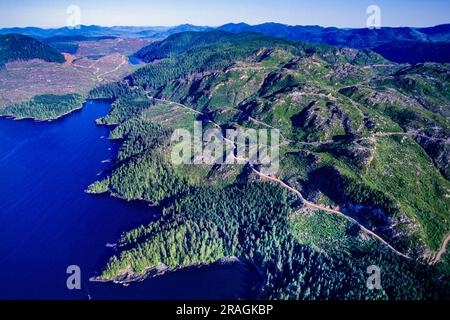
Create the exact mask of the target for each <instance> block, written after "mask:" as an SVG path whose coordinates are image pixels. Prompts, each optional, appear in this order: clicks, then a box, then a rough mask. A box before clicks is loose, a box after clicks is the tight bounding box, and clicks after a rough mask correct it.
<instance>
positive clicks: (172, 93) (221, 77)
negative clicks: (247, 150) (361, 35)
mask: <svg viewBox="0 0 450 320" xmlns="http://www.w3.org/2000/svg"><path fill="white" fill-rule="evenodd" d="M137 55H138V56H139V57H140V58H141V59H144V60H145V61H147V62H152V63H151V64H149V65H147V66H144V67H143V68H141V69H139V70H138V71H136V72H135V73H133V74H132V75H131V76H129V77H127V78H126V79H125V81H122V82H120V83H117V84H110V85H105V86H102V87H99V88H97V89H95V90H93V91H92V92H91V97H92V98H107V99H113V100H114V103H113V106H112V109H111V112H110V113H109V114H108V115H107V116H106V117H104V118H103V119H99V120H98V123H99V124H107V125H115V126H116V127H115V129H114V130H113V131H112V133H111V138H112V139H119V140H120V141H121V148H120V151H119V154H118V156H117V159H116V162H115V167H114V169H113V170H112V172H111V174H110V175H109V176H108V177H107V178H106V179H104V180H102V181H98V182H96V183H94V184H93V185H92V186H91V187H90V188H89V192H93V193H96V192H98V193H103V192H110V193H112V194H114V195H116V196H120V197H122V198H125V199H127V200H137V199H139V200H146V201H148V202H150V203H152V204H158V205H162V206H163V207H164V208H165V209H164V215H163V217H162V219H161V220H160V221H158V222H156V223H153V224H151V225H149V226H142V227H141V228H138V229H135V230H132V231H130V232H127V233H124V235H123V236H122V238H121V241H120V246H119V249H120V252H119V253H118V254H117V256H115V257H113V258H111V260H110V262H109V263H108V266H107V267H106V268H105V269H104V271H103V273H102V274H101V275H100V278H101V279H102V280H118V279H129V278H131V279H132V278H133V277H136V276H142V275H143V274H145V273H146V272H152V271H154V270H155V269H157V268H158V267H161V266H165V267H167V268H169V269H173V268H178V267H184V266H190V265H196V264H203V263H209V262H212V261H216V260H218V259H220V258H222V257H224V256H237V257H239V258H241V259H244V260H246V261H251V262H252V263H254V264H255V265H256V266H257V267H258V268H259V269H261V271H262V273H263V274H264V278H265V281H264V284H263V286H262V289H261V292H260V294H261V297H264V298H282V299H285V298H290V299H386V298H388V299H423V298H437V297H444V296H446V295H448V292H450V291H449V289H448V287H447V284H448V281H442V279H448V277H449V270H446V268H445V267H442V266H443V265H439V264H438V265H429V264H428V262H429V261H431V260H433V259H434V258H435V254H436V252H437V251H438V250H439V249H440V247H441V245H442V241H443V239H444V237H445V236H446V235H447V234H448V232H449V231H450V220H449V212H448V207H449V205H450V203H449V198H448V190H450V182H449V180H448V159H449V146H448V139H447V138H446V137H448V133H449V130H450V124H449V121H448V118H447V116H448V112H449V111H448V107H449V105H448V103H449V100H450V99H449V97H448V92H449V90H447V88H448V86H449V84H450V82H449V81H450V78H449V72H450V70H449V66H448V65H443V64H422V65H417V66H415V67H405V66H401V65H396V64H393V63H390V62H388V61H386V60H385V59H383V58H382V57H381V56H379V55H377V54H376V53H374V52H371V51H367V50H363V51H358V50H355V49H346V48H338V47H332V46H326V45H310V44H306V43H303V42H293V41H287V40H281V39H276V38H270V37H266V36H262V35H258V34H249V33H245V34H237V35H233V34H230V33H226V32H218V31H214V32H207V33H183V34H177V35H174V36H171V37H169V38H168V39H167V40H165V41H163V42H160V43H155V44H151V45H150V46H149V47H147V48H144V49H142V50H141V51H140V52H139V53H137ZM194 120H198V121H203V124H204V128H209V127H211V126H212V123H214V124H215V125H216V126H221V127H222V128H243V127H245V128H268V127H270V128H277V129H279V130H280V131H281V133H282V137H283V140H284V141H283V144H282V146H281V168H280V171H279V172H278V174H277V176H276V177H269V178H271V180H272V182H269V181H267V180H268V179H267V177H266V178H264V177H263V176H262V175H261V174H257V173H258V171H257V168H256V169H255V168H254V167H251V166H249V165H198V166H193V165H175V164H173V163H172V162H171V158H170V155H171V153H170V152H171V146H172V144H171V141H170V137H171V134H172V132H173V130H174V129H177V128H183V129H187V130H190V129H191V128H192V126H193V121H194ZM286 186H288V187H289V188H286ZM293 190H296V192H293ZM299 194H302V197H299V196H298V195H299ZM318 208H319V209H318ZM374 235H376V236H374ZM380 239H381V241H380ZM399 253H401V254H399ZM370 265H377V266H380V268H381V269H382V270H383V275H384V276H385V277H386V278H385V280H384V281H383V290H381V291H370V290H368V289H367V286H366V279H367V274H366V270H367V267H368V266H370ZM444 266H445V264H444ZM438 279H441V281H438Z"/></svg>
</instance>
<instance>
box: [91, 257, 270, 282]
mask: <svg viewBox="0 0 450 320" xmlns="http://www.w3.org/2000/svg"><path fill="white" fill-rule="evenodd" d="M234 263H236V264H240V265H242V266H250V267H251V268H252V269H255V271H257V274H258V276H259V277H260V279H261V284H263V283H264V281H263V279H264V278H263V277H262V271H261V270H260V269H259V268H258V267H257V266H256V265H255V264H254V263H253V262H250V261H246V260H245V259H239V258H238V257H235V256H231V257H223V258H220V259H219V260H217V261H215V262H211V263H195V264H190V265H182V266H178V267H175V268H169V267H167V266H166V265H164V264H161V265H158V266H153V267H149V268H147V269H146V270H145V271H144V272H142V273H139V274H136V273H132V272H129V271H127V272H126V273H125V274H123V275H121V276H118V277H116V278H114V279H109V280H108V279H104V278H102V277H101V276H94V277H91V278H89V281H90V282H94V283H114V284H120V285H123V286H124V287H128V286H129V285H131V284H133V283H138V282H143V281H145V280H148V279H152V278H158V277H161V276H164V275H166V274H170V273H174V272H177V271H181V270H188V269H194V268H197V269H198V268H205V267H214V266H225V265H231V264H234Z"/></svg>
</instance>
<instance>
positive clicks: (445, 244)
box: [430, 233, 450, 264]
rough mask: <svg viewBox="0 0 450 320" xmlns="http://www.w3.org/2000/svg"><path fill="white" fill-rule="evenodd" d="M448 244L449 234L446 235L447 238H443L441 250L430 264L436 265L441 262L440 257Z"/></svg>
mask: <svg viewBox="0 0 450 320" xmlns="http://www.w3.org/2000/svg"><path fill="white" fill-rule="evenodd" d="M449 243H450V233H449V234H447V236H446V237H445V239H444V241H443V242H442V246H441V250H439V252H438V253H437V254H436V256H435V258H434V259H433V260H432V261H431V263H430V264H438V263H439V262H441V260H442V257H443V256H444V254H445V253H446V252H447V247H448V244H449Z"/></svg>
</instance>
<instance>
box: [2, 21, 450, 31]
mask: <svg viewBox="0 0 450 320" xmlns="http://www.w3.org/2000/svg"><path fill="white" fill-rule="evenodd" d="M229 24H234V25H239V24H246V25H248V26H251V27H255V26H260V25H264V24H278V25H283V26H288V27H321V28H336V29H367V27H336V26H325V25H320V24H286V23H281V22H273V21H268V22H263V23H258V24H249V23H246V22H228V23H225V24H221V25H216V26H214V25H201V24H192V23H188V22H187V23H180V24H176V25H153V26H152V25H100V24H80V25H79V26H80V27H100V28H126V27H128V28H133V27H135V28H175V27H179V26H184V25H189V26H194V27H204V28H219V27H222V26H225V25H229ZM445 25H450V22H446V23H439V24H435V25H427V26H412V25H402V26H382V27H381V28H380V29H384V28H415V29H418V28H433V27H438V26H445ZM13 28H17V29H26V28H37V29H43V30H51V29H63V28H71V27H69V26H53V27H43V26H35V25H26V26H17V25H16V26H0V30H1V29H13Z"/></svg>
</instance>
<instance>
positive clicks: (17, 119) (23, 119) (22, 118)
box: [0, 100, 87, 123]
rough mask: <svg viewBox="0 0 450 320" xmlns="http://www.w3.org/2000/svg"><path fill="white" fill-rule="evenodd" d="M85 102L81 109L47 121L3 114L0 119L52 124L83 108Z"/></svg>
mask: <svg viewBox="0 0 450 320" xmlns="http://www.w3.org/2000/svg"><path fill="white" fill-rule="evenodd" d="M86 102H87V100H86V101H85V102H83V105H82V106H81V107H78V108H75V109H72V110H69V111H66V112H64V113H62V114H60V115H58V116H55V117H53V118H48V119H39V118H36V117H33V116H29V117H19V116H17V115H14V114H4V115H0V118H4V119H8V120H12V121H27V120H29V121H34V122H37V123H42V122H54V121H56V120H60V119H61V118H64V117H66V116H69V115H71V114H72V113H74V112H76V111H80V110H82V109H83V108H84V104H85V103H86Z"/></svg>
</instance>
